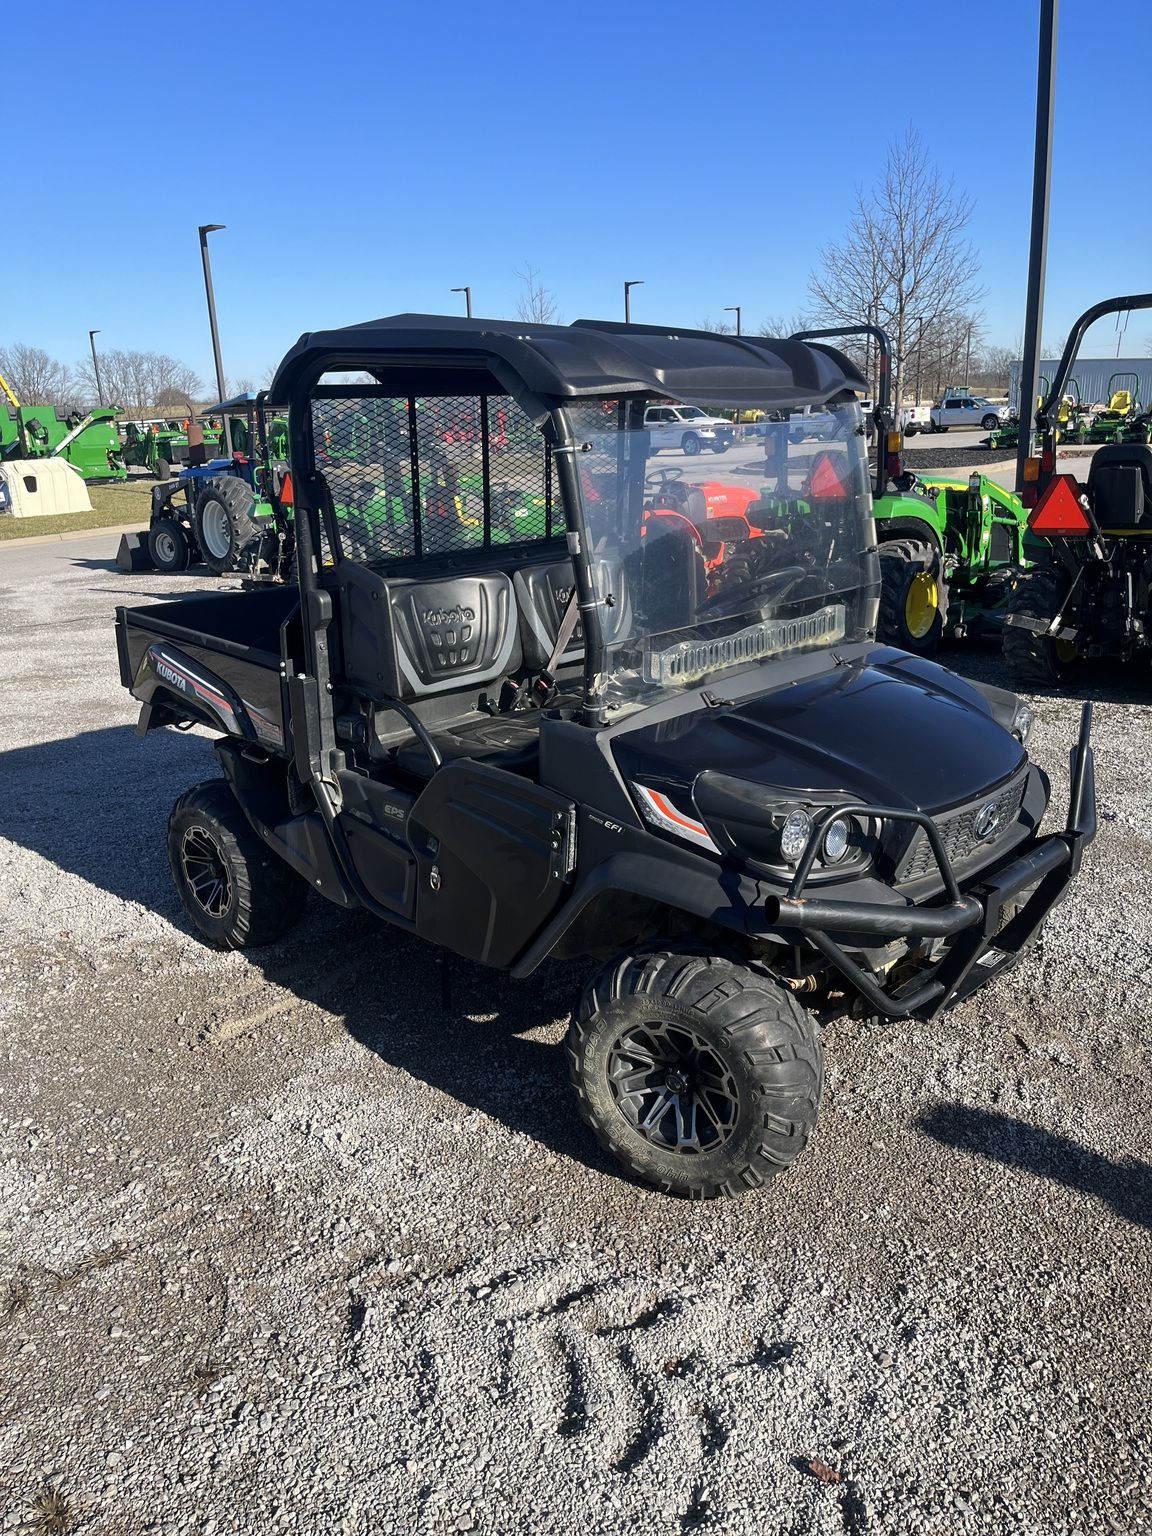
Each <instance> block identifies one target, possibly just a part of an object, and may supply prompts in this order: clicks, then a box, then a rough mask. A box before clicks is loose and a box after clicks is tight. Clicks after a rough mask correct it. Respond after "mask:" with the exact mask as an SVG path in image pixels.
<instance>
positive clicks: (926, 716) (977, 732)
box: [613, 647, 1025, 812]
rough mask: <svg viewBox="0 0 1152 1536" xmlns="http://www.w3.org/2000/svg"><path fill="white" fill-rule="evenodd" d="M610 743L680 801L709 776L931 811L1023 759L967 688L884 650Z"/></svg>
mask: <svg viewBox="0 0 1152 1536" xmlns="http://www.w3.org/2000/svg"><path fill="white" fill-rule="evenodd" d="M613 748H614V752H615V755H616V759H617V761H618V763H619V764H620V768H621V771H622V772H623V773H624V775H625V777H627V778H628V779H630V780H632V781H633V782H639V783H643V784H646V785H649V786H650V787H653V788H661V787H662V788H665V789H667V790H669V791H671V792H672V793H673V794H677V792H679V793H678V798H679V799H680V800H681V802H683V797H684V795H685V794H687V793H690V792H691V789H692V786H693V784H694V783H695V780H696V777H697V775H698V774H700V773H702V772H704V771H705V770H711V772H713V773H716V774H723V775H726V776H729V777H730V778H733V779H737V780H742V781H744V782H746V783H753V784H763V785H766V786H771V787H772V788H774V789H782V790H786V791H791V790H794V791H796V792H797V793H798V794H799V795H804V794H817V795H818V794H820V793H822V792H827V791H830V790H831V791H838V792H841V793H845V794H848V795H850V796H851V797H852V798H853V799H860V800H863V801H866V802H869V803H871V804H874V805H891V806H894V807H899V808H901V809H915V810H920V811H928V812H936V811H940V810H944V809H947V808H948V807H950V806H954V805H961V804H963V803H965V802H966V801H969V800H973V799H975V798H976V797H977V796H979V795H981V794H983V793H984V791H985V790H987V789H990V788H992V787H993V786H994V785H997V784H1000V783H1003V782H1004V781H1005V780H1006V779H1008V778H1010V777H1011V775H1012V774H1013V773H1015V772H1016V771H1017V770H1018V769H1019V768H1020V767H1021V766H1022V765H1023V762H1024V756H1025V754H1024V749H1023V748H1022V747H1021V745H1020V743H1019V742H1018V741H1017V740H1016V739H1015V737H1013V736H1012V735H1010V734H1009V732H1008V731H1006V730H1005V729H1004V728H1003V726H1001V725H999V724H998V723H997V722H996V721H995V720H994V719H993V717H992V712H991V707H990V705H989V703H988V701H987V699H986V698H985V697H984V696H983V694H981V693H980V692H979V691H978V690H977V689H976V688H974V687H972V686H971V684H969V683H966V682H965V681H964V680H963V678H959V677H956V676H955V675H954V674H953V673H951V672H948V671H946V670H945V668H943V667H940V666H937V665H936V664H935V663H934V662H930V661H925V660H923V659H921V658H920V657H915V656H909V655H907V654H906V653H905V652H903V651H896V650H892V649H890V648H887V647H884V648H878V649H877V650H875V651H873V652H871V653H870V654H869V655H868V656H866V657H864V658H863V659H861V660H859V661H853V662H848V663H846V664H844V665H842V666H835V667H832V668H831V669H830V670H824V671H821V672H819V673H817V674H815V675H813V676H810V677H805V678H802V679H800V680H799V681H795V682H789V683H787V684H785V685H783V686H781V687H779V688H774V689H772V690H771V691H768V692H764V693H760V694H757V695H756V696H754V697H752V698H748V699H743V700H740V701H739V702H737V703H736V704H735V705H734V706H732V707H725V708H719V709H695V710H692V711H690V712H688V713H686V714H684V715H680V716H677V717H676V718H674V719H671V720H664V721H661V722H659V723H658V724H655V725H651V726H648V727H643V726H642V727H640V728H639V729H637V730H635V731H630V732H624V733H622V734H621V735H620V736H618V737H617V738H616V739H615V741H614V743H613Z"/></svg>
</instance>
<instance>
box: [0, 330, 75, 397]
mask: <svg viewBox="0 0 1152 1536" xmlns="http://www.w3.org/2000/svg"><path fill="white" fill-rule="evenodd" d="M0 373H2V374H3V375H4V377H5V378H6V379H7V380H8V384H9V387H10V388H11V390H12V393H13V394H14V395H15V396H16V398H17V400H19V402H20V404H21V405H71V404H72V403H73V401H74V397H75V393H76V391H75V389H74V388H73V381H72V377H71V375H70V373H69V372H68V369H67V368H66V367H65V366H64V364H63V363H59V362H57V361H56V359H55V358H54V357H49V356H48V354H47V352H45V351H44V349H43V347H32V346H29V345H28V343H27V342H23V341H14V342H13V343H12V345H11V346H10V347H0Z"/></svg>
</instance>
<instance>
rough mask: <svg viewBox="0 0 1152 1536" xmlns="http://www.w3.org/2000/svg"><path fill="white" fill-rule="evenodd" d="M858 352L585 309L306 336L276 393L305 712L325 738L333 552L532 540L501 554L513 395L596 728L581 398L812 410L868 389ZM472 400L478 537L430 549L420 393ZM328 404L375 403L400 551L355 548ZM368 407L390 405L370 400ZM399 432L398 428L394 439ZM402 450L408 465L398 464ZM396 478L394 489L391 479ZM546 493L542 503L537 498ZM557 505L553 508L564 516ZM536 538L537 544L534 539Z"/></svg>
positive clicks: (452, 496)
mask: <svg viewBox="0 0 1152 1536" xmlns="http://www.w3.org/2000/svg"><path fill="white" fill-rule="evenodd" d="M339 374H344V375H357V376H358V377H359V378H361V379H363V378H364V377H365V376H367V378H368V379H369V380H371V382H370V383H360V382H357V383H348V382H343V383H332V382H325V379H326V376H332V375H339ZM866 387H867V386H866V384H865V381H864V379H863V378H862V376H861V375H860V374H859V372H858V371H857V370H856V368H855V367H854V365H853V364H852V363H851V362H850V360H849V359H848V358H847V357H845V356H844V355H843V354H841V353H839V352H836V351H835V350H834V349H833V348H831V347H828V346H819V347H812V346H808V345H806V344H805V343H804V342H803V341H800V340H796V339H788V340H762V339H758V338H757V339H753V338H748V337H735V336H728V335H719V334H715V333H712V332H704V331H670V330H668V329H666V328H661V327H657V326H640V325H622V324H617V323H614V322H607V321H590V320H578V321H576V322H575V323H574V324H573V325H571V326H547V325H528V326H525V325H524V324H522V323H517V322H509V321H489V320H471V321H468V320H456V319H450V318H448V317H442V316H429V315H400V316H395V317H392V318H389V319H384V320H378V321H373V322H369V323H366V324H364V325H358V326H351V327H347V328H345V329H342V330H334V331H320V332H313V333H310V334H307V335H305V336H302V337H301V338H300V340H299V342H297V344H296V346H295V347H293V348H292V349H291V351H289V353H288V354H287V355H286V357H285V358H284V360H283V362H282V363H281V365H280V368H279V370H278V371H277V374H276V378H275V379H274V381H273V383H272V385H271V388H270V391H269V395H270V397H271V398H273V399H275V400H277V401H280V402H284V403H286V404H287V406H288V413H289V442H290V452H289V458H290V465H291V470H292V475H293V485H294V492H295V523H296V548H297V557H298V580H299V585H300V590H301V596H302V602H303V608H304V612H305V615H306V619H307V622H306V623H305V626H304V628H305V644H306V648H307V656H308V662H309V667H310V670H311V671H312V672H313V673H314V676H315V678H316V680H317V682H318V684H319V687H320V694H319V696H318V699H317V701H316V703H317V707H316V709H313V710H312V711H309V715H310V716H311V717H313V718H315V719H316V725H317V728H318V730H319V731H320V735H321V737H326V738H328V740H329V743H330V736H331V733H330V730H324V729H321V727H322V717H323V716H324V714H325V713H328V714H329V715H330V712H331V711H330V705H329V706H328V708H327V710H325V708H324V697H325V690H326V688H327V687H328V686H329V683H328V646H327V630H328V626H329V625H330V623H331V620H332V602H331V595H330V594H331V590H332V589H333V588H334V587H335V586H338V585H339V578H338V577H337V575H336V573H335V568H336V558H337V556H338V555H341V554H343V555H344V556H345V557H350V558H352V559H353V560H355V559H357V558H359V559H361V560H363V561H365V562H376V563H381V562H382V563H384V564H386V565H387V566H388V567H389V568H390V569H391V570H392V571H393V572H394V573H395V574H398V575H403V574H405V573H415V572H416V571H417V570H418V571H419V572H420V574H421V575H423V576H427V575H428V574H429V573H436V572H437V571H438V570H441V569H443V570H449V569H456V570H459V569H461V568H462V567H463V566H464V565H465V564H466V563H467V564H468V565H470V567H471V568H473V569H483V568H485V566H490V565H493V564H495V563H496V561H497V560H498V559H499V558H500V557H501V555H503V557H504V558H506V559H509V560H514V559H515V558H516V557H517V556H518V555H522V554H523V553H524V551H523V550H522V549H520V547H519V546H518V544H517V541H516V539H515V537H512V538H511V539H505V540H504V548H503V549H502V551H501V552H500V553H499V554H496V555H494V554H493V550H494V548H495V544H494V519H493V496H492V484H491V473H490V471H491V465H492V445H493V436H492V422H493V409H494V402H495V403H496V409H497V410H498V408H499V405H498V403H499V402H501V401H505V400H508V401H511V402H512V403H513V404H514V406H515V407H516V408H517V410H518V411H519V412H521V413H523V416H524V417H526V418H527V420H528V422H530V423H531V424H532V426H533V427H535V428H536V429H537V431H538V433H539V442H540V444H541V445H542V451H543V479H542V484H543V497H542V500H543V509H542V511H543V519H544V533H543V542H544V543H548V542H549V541H551V540H552V539H553V538H555V539H556V540H558V541H559V540H560V539H561V537H563V540H564V545H565V547H566V550H567V553H568V555H569V556H570V558H571V561H572V566H573V573H574V582H575V588H576V593H577V599H578V602H579V609H580V618H581V624H582V627H583V633H584V642H583V656H584V660H583V685H584V686H583V696H584V720H585V723H587V724H599V723H602V721H601V719H600V715H599V712H598V709H597V707H596V706H595V705H594V704H593V703H592V698H593V693H594V687H593V682H594V679H595V678H596V677H597V675H598V674H599V672H600V670H601V667H602V662H603V655H604V635H603V626H602V623H601V617H602V615H601V607H602V601H601V599H600V598H598V596H597V593H596V586H595V581H594V578H593V567H592V551H591V549H590V540H589V538H588V536H587V533H586V530H585V529H584V527H583V523H582V515H581V496H580V490H579V484H578V472H577V466H576V462H575V455H576V453H577V451H578V449H579V447H580V442H579V434H578V432H577V430H576V425H575V423H574V421H573V419H572V407H574V406H575V405H577V404H578V403H580V402H585V403H587V402H603V403H607V402H615V408H616V409H617V410H618V411H619V413H620V414H619V420H620V422H621V424H623V423H624V422H625V420H628V419H631V418H632V416H633V415H634V412H632V411H630V410H629V406H634V407H636V409H637V410H638V411H639V412H640V414H641V415H642V410H643V406H644V403H645V402H646V401H649V400H651V399H668V398H673V399H676V400H678V401H682V402H684V403H686V404H692V405H702V406H710V407H713V408H717V407H719V408H723V407H725V406H736V407H740V406H756V407H760V408H763V409H764V410H765V411H773V410H777V411H778V410H782V409H800V408H802V407H804V406H806V405H819V404H824V403H825V402H827V401H829V400H831V399H834V398H836V397H837V396H843V395H847V394H852V393H858V392H860V391H861V390H864V389H866ZM459 400H469V401H475V402H478V408H477V409H478V418H477V419H478V421H479V444H480V456H481V461H482V475H481V479H482V482H483V483H482V485H481V486H480V488H479V499H478V505H477V509H476V514H475V519H474V523H475V527H476V529H477V530H478V531H477V536H476V537H474V538H473V540H472V541H471V544H470V546H469V548H468V549H467V550H464V549H462V548H459V547H453V548H448V547H437V545H436V541H435V540H434V539H432V538H430V537H428V536H427V528H426V521H427V508H426V504H425V503H423V502H422V500H421V496H420V489H419V488H420V484H421V475H422V473H424V472H425V463H424V462H423V461H422V458H421V454H420V452H419V447H420V438H421V426H422V423H421V419H420V410H419V406H418V402H436V401H441V402H444V401H459ZM318 402H330V403H331V406H332V409H334V410H339V408H340V407H341V406H342V405H343V406H344V407H345V409H346V410H347V409H351V408H352V405H353V403H354V402H363V403H365V404H366V406H367V408H368V410H369V414H371V412H372V411H375V412H376V417H377V422H378V427H379V430H378V433H377V437H378V442H377V444H376V447H374V449H373V452H377V451H378V452H379V456H380V457H379V462H376V463H374V465H373V468H374V469H375V468H378V469H379V470H380V471H381V475H380V478H381V479H382V480H383V482H384V483H383V485H382V487H381V489H382V492H383V494H382V496H380V497H379V498H378V500H379V501H380V502H381V504H382V505H381V508H380V518H381V522H380V524H379V526H381V527H382V526H384V525H385V524H390V526H392V527H393V528H394V523H390V520H391V518H392V501H393V488H394V487H401V489H402V492H403V496H404V498H405V502H406V507H407V509H409V510H410V512H411V515H412V532H411V538H410V540H409V541H408V542H407V543H406V544H405V545H403V547H401V548H397V547H395V545H394V543H393V544H392V545H389V544H388V543H387V542H386V541H385V540H382V539H380V538H376V539H374V540H368V541H367V543H366V544H365V543H363V542H362V544H361V549H360V552H359V553H358V552H357V551H356V549H355V547H354V546H351V547H348V548H345V547H344V545H345V544H347V543H349V541H348V539H347V538H346V534H347V533H348V532H349V530H348V528H347V526H345V528H344V529H343V531H342V528H341V524H340V517H339V507H338V504H337V502H336V499H335V497H334V495H333V488H332V483H331V482H332V481H333V480H338V478H339V474H338V468H339V467H338V466H337V465H335V464H334V462H333V461H332V460H326V456H325V447H326V445H325V443H324V442H323V441H321V442H320V443H318V441H317V416H316V409H315V407H316V405H317V403H318ZM374 402H380V403H389V404H374ZM398 402H403V411H404V413H405V415H406V418H407V419H406V423H403V424H399V425H397V427H396V429H395V430H394V431H391V429H390V428H389V425H388V421H387V420H386V418H385V415H384V414H382V413H384V412H386V411H387V410H391V411H392V414H393V416H398V415H399V412H400V409H401V408H400V406H399V404H398ZM390 431H391V436H390ZM405 442H406V451H407V463H406V464H405V463H404V462H402V461H403V458H404V452H405ZM390 476H391V481H392V486H391V487H390V485H389V477H390ZM444 496H445V500H446V501H447V502H449V503H451V504H453V505H454V506H455V508H456V509H457V510H459V504H460V502H461V501H462V500H463V496H462V494H461V488H460V486H459V484H458V483H455V484H451V483H449V484H446V485H445V487H444ZM538 499H539V498H538ZM557 514H558V515H557ZM540 542H541V541H540V538H539V535H537V537H536V538H535V539H534V541H533V547H535V548H539V546H540Z"/></svg>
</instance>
